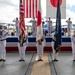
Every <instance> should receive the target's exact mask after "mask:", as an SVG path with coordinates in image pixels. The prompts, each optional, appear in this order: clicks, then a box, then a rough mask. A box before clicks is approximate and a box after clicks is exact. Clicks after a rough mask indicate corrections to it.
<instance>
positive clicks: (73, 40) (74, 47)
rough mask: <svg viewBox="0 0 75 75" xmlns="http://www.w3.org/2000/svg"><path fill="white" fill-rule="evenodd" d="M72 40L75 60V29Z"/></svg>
mask: <svg viewBox="0 0 75 75" xmlns="http://www.w3.org/2000/svg"><path fill="white" fill-rule="evenodd" d="M71 42H72V55H73V60H74V61H75V31H74V34H73V35H72V38H71Z"/></svg>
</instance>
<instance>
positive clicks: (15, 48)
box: [6, 47, 72, 52]
mask: <svg viewBox="0 0 75 75" xmlns="http://www.w3.org/2000/svg"><path fill="white" fill-rule="evenodd" d="M6 50H7V52H12V51H18V47H6ZM26 51H36V47H27V48H26ZM44 51H52V47H44ZM61 51H72V48H71V47H62V48H61Z"/></svg>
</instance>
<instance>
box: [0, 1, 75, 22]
mask: <svg viewBox="0 0 75 75" xmlns="http://www.w3.org/2000/svg"><path fill="white" fill-rule="evenodd" d="M44 4H45V0H43V4H42V5H44ZM18 6H19V0H0V22H12V20H13V19H14V18H15V17H18V15H19V7H18ZM43 7H44V6H43ZM66 7H67V8H66V19H68V18H69V17H71V19H72V21H73V23H75V2H74V0H66ZM44 11H45V10H44V9H43V12H44ZM43 15H44V13H43Z"/></svg>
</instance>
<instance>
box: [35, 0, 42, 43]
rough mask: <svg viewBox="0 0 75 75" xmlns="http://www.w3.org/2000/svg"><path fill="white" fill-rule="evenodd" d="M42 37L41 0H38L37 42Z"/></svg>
mask: <svg viewBox="0 0 75 75" xmlns="http://www.w3.org/2000/svg"><path fill="white" fill-rule="evenodd" d="M42 37H43V29H42V15H41V0H38V12H37V35H36V42H39V41H40V40H41V38H42Z"/></svg>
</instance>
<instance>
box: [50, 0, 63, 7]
mask: <svg viewBox="0 0 75 75" xmlns="http://www.w3.org/2000/svg"><path fill="white" fill-rule="evenodd" d="M57 3H58V0H50V4H52V6H53V7H57ZM61 4H62V0H60V5H61Z"/></svg>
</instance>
